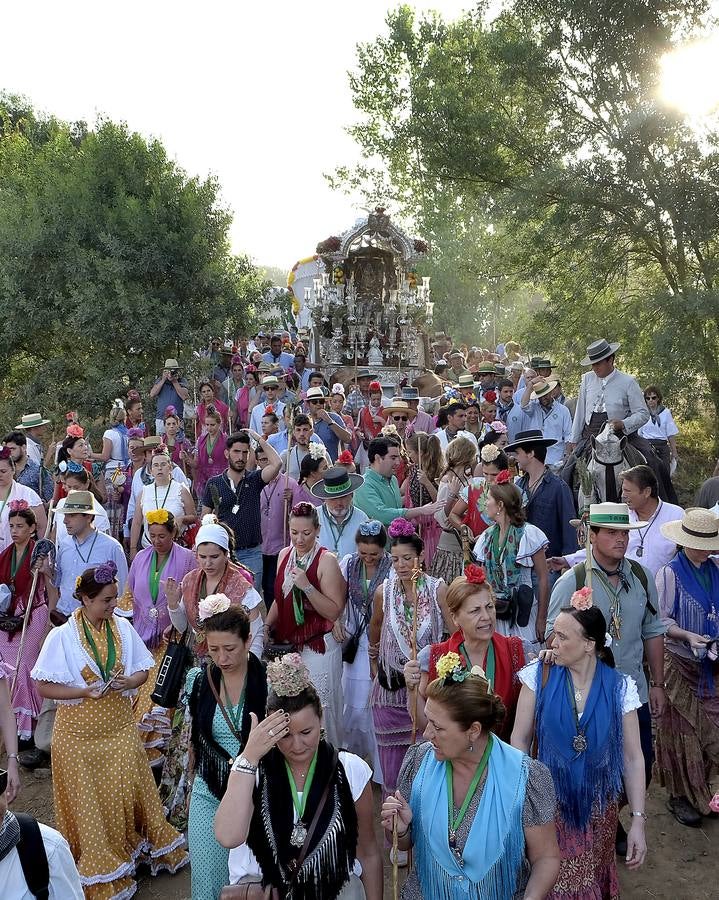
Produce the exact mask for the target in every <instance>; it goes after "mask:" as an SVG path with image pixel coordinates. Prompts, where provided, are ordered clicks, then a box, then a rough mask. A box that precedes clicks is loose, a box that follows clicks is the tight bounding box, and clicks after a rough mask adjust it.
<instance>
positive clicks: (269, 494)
mask: <svg viewBox="0 0 719 900" xmlns="http://www.w3.org/2000/svg"><path fill="white" fill-rule="evenodd" d="M279 483H280V476H279V475H277V476H276V477H275V479H274V481H273V482H272V490H270V486H269V484H268V485H266V486H265V489H264V490H263V491H262V494H261V495H260V496H261V497H262V499H263V500H264V507H265V515H266V516H267V517H268V518H269V515H270V503H272V498H273V497H274V496H275V491H276V490H277V486H278V485H279Z"/></svg>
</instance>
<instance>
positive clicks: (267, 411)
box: [265, 406, 274, 416]
mask: <svg viewBox="0 0 719 900" xmlns="http://www.w3.org/2000/svg"><path fill="white" fill-rule="evenodd" d="M270 414H274V409H273V408H272V407H271V406H266V407H265V415H266V416H269V415H270Z"/></svg>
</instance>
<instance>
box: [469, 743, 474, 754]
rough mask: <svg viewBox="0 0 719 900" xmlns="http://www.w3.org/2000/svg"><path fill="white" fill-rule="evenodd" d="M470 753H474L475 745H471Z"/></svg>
mask: <svg viewBox="0 0 719 900" xmlns="http://www.w3.org/2000/svg"><path fill="white" fill-rule="evenodd" d="M469 752H470V753H474V744H470V745H469Z"/></svg>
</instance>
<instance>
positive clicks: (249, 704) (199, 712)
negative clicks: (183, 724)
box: [188, 653, 267, 800]
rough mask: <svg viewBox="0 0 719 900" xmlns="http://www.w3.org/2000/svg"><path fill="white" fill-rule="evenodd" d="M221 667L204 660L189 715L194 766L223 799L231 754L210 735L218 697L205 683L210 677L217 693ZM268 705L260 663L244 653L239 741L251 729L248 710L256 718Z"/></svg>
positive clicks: (263, 672)
mask: <svg viewBox="0 0 719 900" xmlns="http://www.w3.org/2000/svg"><path fill="white" fill-rule="evenodd" d="M221 674H222V673H221V672H220V670H219V669H218V668H217V666H214V665H212V663H205V664H204V665H203V666H202V670H201V672H200V673H199V675H198V676H197V678H195V683H194V684H193V686H192V692H191V693H190V698H189V701H188V705H189V707H190V714H191V715H192V731H191V741H192V748H193V750H194V751H195V770H196V771H197V772H198V774H200V775H201V776H202V778H203V779H204V780H205V783H206V784H207V786H208V787H209V789H210V790H211V791H212V793H213V795H214V796H215V797H217V799H218V800H222V797H223V796H224V793H225V791H226V790H227V779H228V778H229V777H230V766H231V765H232V757H231V756H230V754H229V753H228V752H227V751H226V750H225V749H224V748H223V747H221V746H220V745H219V744H218V743H217V741H216V740H215V739H214V738H213V737H212V721H213V719H214V716H215V709H216V707H217V701H216V700H215V696H214V694H213V693H212V689H211V688H210V685H209V684H208V683H207V679H208V677H211V678H212V680H213V683H214V685H215V687H216V688H217V693H218V694H219V693H220V684H221V682H220V676H221ZM266 706H267V677H266V675H265V670H264V667H263V665H262V663H261V662H260V661H259V659H257V657H256V656H255V655H254V653H248V654H247V687H246V689H245V705H244V708H243V710H242V727H241V729H240V734H241V735H242V744H241V747H240V749H242V747H244V746H245V744H246V743H247V737H248V735H249V733H250V713H251V712H253V713H255V715H256V716H257V718H258V720H260V721H261V720H262V719H264V717H265V708H266Z"/></svg>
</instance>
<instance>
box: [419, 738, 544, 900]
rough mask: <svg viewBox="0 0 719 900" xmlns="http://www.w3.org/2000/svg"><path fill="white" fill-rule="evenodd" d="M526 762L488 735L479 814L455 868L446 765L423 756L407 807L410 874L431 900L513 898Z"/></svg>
mask: <svg viewBox="0 0 719 900" xmlns="http://www.w3.org/2000/svg"><path fill="white" fill-rule="evenodd" d="M528 775H529V757H527V756H526V755H525V754H524V753H522V752H521V751H520V750H516V749H515V748H514V747H510V746H509V744H505V743H504V742H503V741H500V740H499V738H498V737H497V736H496V735H494V741H493V746H492V752H491V754H490V757H489V765H488V766H487V776H486V779H485V783H484V790H483V791H482V796H481V799H480V802H479V809H478V810H477V814H476V816H475V818H474V821H473V822H472V825H471V828H470V832H469V837H468V838H467V843H466V844H465V847H464V851H463V854H462V858H463V861H464V865H460V864H459V861H458V860H457V859H456V857H455V855H454V854H453V853H452V851H451V850H450V848H449V821H448V817H449V813H448V809H447V784H446V763H445V762H439V761H438V760H437V759H436V758H435V755H434V753H433V752H432V750H431V749H430V750H428V751H427V753H426V754H425V757H424V759H423V760H422V764H421V766H420V767H419V771H418V772H417V775H416V777H415V779H414V782H413V784H412V793H411V796H410V806H411V808H412V816H413V824H412V839H413V844H414V848H415V868H416V872H417V877H418V878H419V883H420V884H421V885H422V894H423V896H425V897H431V898H432V900H457V898H460V897H467V898H474V900H479V898H481V900H506V898H507V897H512V896H513V895H514V892H515V886H516V883H517V877H518V875H519V873H520V871H521V867H522V860H523V859H524V856H525V844H524V828H523V825H522V813H523V810H524V797H525V793H526V789H527V778H528Z"/></svg>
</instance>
